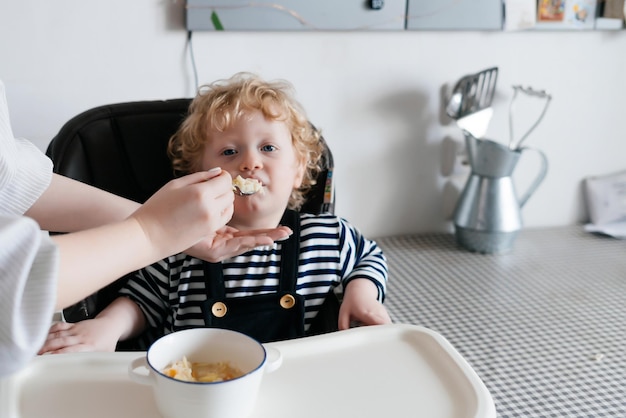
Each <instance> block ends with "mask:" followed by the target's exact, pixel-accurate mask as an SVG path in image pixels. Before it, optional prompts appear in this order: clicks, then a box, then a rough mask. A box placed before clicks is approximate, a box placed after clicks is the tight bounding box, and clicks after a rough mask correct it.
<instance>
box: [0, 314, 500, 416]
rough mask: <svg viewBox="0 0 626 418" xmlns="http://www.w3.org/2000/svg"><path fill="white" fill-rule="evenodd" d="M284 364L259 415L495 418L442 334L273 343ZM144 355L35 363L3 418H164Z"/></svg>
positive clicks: (361, 334)
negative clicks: (136, 368)
mask: <svg viewBox="0 0 626 418" xmlns="http://www.w3.org/2000/svg"><path fill="white" fill-rule="evenodd" d="M267 345H268V346H272V347H275V348H277V349H279V350H280V352H281V353H282V355H283V363H282V365H281V366H280V368H279V369H278V370H276V371H274V372H271V373H268V374H266V375H265V376H264V377H263V382H262V385H261V390H260V393H259V397H258V400H257V405H256V408H255V412H254V413H253V415H252V417H253V418H265V417H272V418H280V417H293V416H298V417H316V418H317V417H321V416H326V417H376V418H378V417H381V416H393V417H407V416H411V417H413V416H414V417H429V418H439V417H442V418H443V417H445V418H495V416H496V412H495V406H494V402H493V400H492V398H491V395H490V394H489V392H488V391H487V388H486V387H485V385H484V384H483V382H482V381H481V380H480V379H479V377H478V375H477V374H476V373H475V372H474V371H473V370H472V368H471V367H470V366H469V364H468V363H467V362H466V361H465V360H464V359H463V358H462V357H461V356H460V354H459V353H458V352H457V351H456V350H455V349H454V348H453V347H452V346H451V345H450V344H449V343H448V342H447V340H445V339H444V338H443V337H442V336H441V335H439V334H438V333H436V332H433V331H431V330H428V329H426V328H423V327H418V326H414V325H402V324H393V325H383V326H370V327H360V328H353V329H350V330H348V331H342V332H338V333H332V334H326V335H320V336H315V337H308V338H301V339H296V340H290V341H282V342H276V343H270V344H267ZM143 355H145V353H141V352H134V353H121V352H120V353H79V354H64V355H46V356H40V357H37V358H35V359H34V360H33V361H32V362H31V364H30V365H29V366H28V367H26V368H25V369H24V370H22V371H20V372H19V373H17V374H15V375H13V376H12V377H10V378H8V379H5V380H3V381H0V389H1V391H0V417H7V418H35V417H36V418H41V417H46V418H56V417H59V418H61V417H62V418H73V417H81V418H82V417H85V416H89V417H93V418H100V417H101V418H125V417H128V418H130V417H132V418H140V417H145V418H151V417H159V416H160V415H159V413H158V411H157V409H156V405H155V403H154V400H153V398H152V391H151V390H152V389H151V387H149V386H143V385H139V384H136V383H134V382H132V381H131V380H130V378H129V377H128V371H127V369H128V365H129V364H130V362H131V361H132V360H134V359H135V358H137V357H140V356H143Z"/></svg>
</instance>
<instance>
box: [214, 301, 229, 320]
mask: <svg viewBox="0 0 626 418" xmlns="http://www.w3.org/2000/svg"><path fill="white" fill-rule="evenodd" d="M226 311H228V308H227V307H226V304H225V303H223V302H215V303H214V304H213V306H211V312H212V313H213V315H215V316H216V317H218V318H221V317H223V316H224V315H226Z"/></svg>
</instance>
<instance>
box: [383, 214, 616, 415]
mask: <svg viewBox="0 0 626 418" xmlns="http://www.w3.org/2000/svg"><path fill="white" fill-rule="evenodd" d="M376 241H377V243H378V244H379V245H380V246H381V247H382V248H383V251H384V252H385V255H386V256H387V259H388V263H389V269H390V279H389V288H388V292H387V298H386V301H385V305H386V306H387V309H388V310H389V312H390V314H391V316H392V318H393V320H394V322H398V323H410V324H415V325H421V326H425V327H427V328H430V329H432V330H434V331H436V332H439V333H440V334H442V335H443V336H444V337H445V338H447V339H448V340H449V341H450V343H452V345H453V346H454V347H455V348H456V349H457V350H458V351H459V352H460V354H461V355H462V356H463V357H464V358H465V359H466V360H467V361H468V363H469V364H470V365H471V366H472V368H473V369H474V370H475V371H476V372H477V374H478V375H479V376H480V378H481V379H482V380H483V382H484V383H485V385H486V386H487V388H488V390H489V391H490V393H491V395H492V397H493V398H494V400H495V404H496V410H497V414H498V417H592V416H593V417H601V416H602V417H618V416H626V256H625V255H626V254H625V253H626V241H622V240H617V239H613V238H610V237H606V236H599V235H592V234H590V233H587V232H585V231H583V228H582V226H571V227H559V228H546V229H526V230H523V231H522V232H521V233H520V235H519V237H518V239H517V241H516V242H515V245H514V248H513V250H512V251H511V252H510V253H507V254H501V255H485V254H478V253H472V252H469V251H467V250H465V249H462V248H460V247H459V246H457V244H456V242H455V239H454V235H452V234H448V233H432V234H418V235H406V236H394V237H384V238H378V239H377V240H376Z"/></svg>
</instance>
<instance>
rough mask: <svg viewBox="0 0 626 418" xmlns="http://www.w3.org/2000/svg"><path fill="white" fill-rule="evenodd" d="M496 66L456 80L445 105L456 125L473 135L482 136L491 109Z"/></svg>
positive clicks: (496, 76)
mask: <svg viewBox="0 0 626 418" xmlns="http://www.w3.org/2000/svg"><path fill="white" fill-rule="evenodd" d="M497 81H498V67H492V68H488V69H486V70H482V71H479V72H477V73H476V74H469V75H466V76H464V77H462V78H461V79H460V80H459V81H457V83H456V85H455V86H454V89H453V90H452V95H451V96H450V100H448V104H447V106H446V113H447V114H448V116H450V117H451V118H452V119H454V120H456V122H457V125H458V126H459V127H460V128H461V129H464V130H466V131H468V132H469V133H471V134H472V135H473V136H474V137H476V138H480V137H482V136H483V135H484V134H485V132H486V130H487V126H488V125H489V121H490V120H491V116H492V114H493V110H492V109H491V102H492V101H493V96H494V94H495V92H496V82H497Z"/></svg>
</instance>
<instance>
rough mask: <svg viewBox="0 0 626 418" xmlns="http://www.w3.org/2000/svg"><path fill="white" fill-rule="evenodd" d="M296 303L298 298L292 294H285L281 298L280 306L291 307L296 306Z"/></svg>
mask: <svg viewBox="0 0 626 418" xmlns="http://www.w3.org/2000/svg"><path fill="white" fill-rule="evenodd" d="M295 304H296V298H294V297H293V296H292V295H284V296H283V297H282V298H280V306H282V307H283V308H285V309H291V308H293V307H294V305H295Z"/></svg>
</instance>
